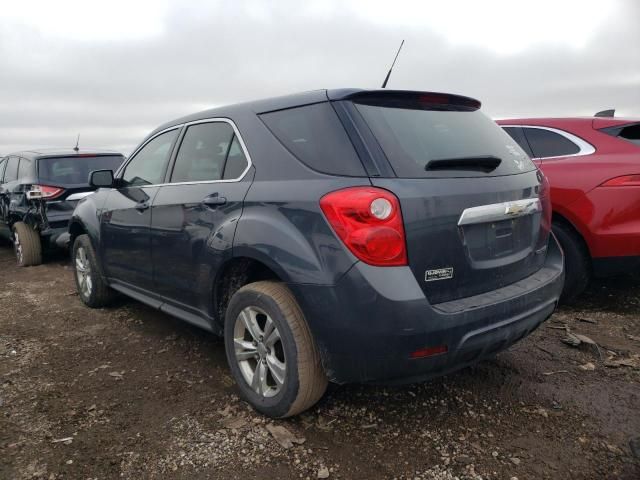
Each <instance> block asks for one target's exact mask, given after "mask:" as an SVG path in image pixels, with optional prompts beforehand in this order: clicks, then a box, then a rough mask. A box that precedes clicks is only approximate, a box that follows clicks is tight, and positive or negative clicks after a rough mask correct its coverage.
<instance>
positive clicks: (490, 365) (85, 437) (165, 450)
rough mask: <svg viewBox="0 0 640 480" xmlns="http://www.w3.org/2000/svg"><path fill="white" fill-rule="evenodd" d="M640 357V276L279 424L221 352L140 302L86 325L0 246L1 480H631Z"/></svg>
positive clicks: (61, 265)
mask: <svg viewBox="0 0 640 480" xmlns="http://www.w3.org/2000/svg"><path fill="white" fill-rule="evenodd" d="M565 326H567V327H568V328H569V329H570V331H571V332H572V333H577V334H582V335H586V336H587V337H588V338H586V339H584V338H583V340H587V341H588V340H589V338H590V339H592V340H593V341H594V342H596V343H597V346H596V345H590V344H588V343H587V344H585V343H583V344H582V345H580V346H578V347H571V346H568V345H566V344H564V343H563V342H562V339H563V337H565V336H566V330H565V329H564V327H565ZM638 354H640V276H635V277H634V276H627V277H623V278H617V279H611V280H607V281H599V282H596V283H595V284H594V285H592V287H590V289H589V291H588V292H587V293H586V294H585V295H584V296H583V297H582V298H581V299H580V301H579V302H578V307H574V308H562V309H561V310H560V311H559V312H557V313H556V314H555V315H554V316H553V317H552V318H551V319H550V320H549V321H548V322H547V323H546V324H544V325H543V326H542V327H541V328H540V329H538V331H536V332H535V333H534V334H533V335H531V336H530V337H529V338H527V339H525V340H523V341H522V342H520V343H519V344H517V345H515V346H514V347H512V348H511V349H510V350H508V351H506V352H504V353H502V354H500V355H498V356H497V357H496V358H495V359H494V360H492V361H487V362H484V363H482V364H480V365H477V366H476V367H473V368H469V369H466V370H463V371H460V372H459V373H457V374H453V375H449V376H447V377H445V378H442V379H438V380H435V381H431V382H429V383H425V384H420V385H412V386H407V387H401V388H388V387H387V388H385V387H373V386H358V385H350V386H335V385H334V386H330V388H329V390H328V392H327V394H326V395H325V397H324V398H323V399H322V400H321V402H320V403H319V404H318V405H317V406H316V407H314V408H313V409H312V410H310V411H309V412H307V413H305V414H303V415H301V416H299V417H297V418H294V419H290V420H286V421H277V422H272V421H269V420H266V419H265V418H263V417H261V416H260V415H258V414H256V413H255V412H253V411H252V410H251V409H250V408H248V406H247V405H246V404H245V403H243V402H242V401H240V400H239V399H238V397H237V390H236V387H235V385H234V382H233V380H232V379H231V377H230V375H229V371H228V369H227V366H226V360H225V355H224V347H223V343H222V341H221V340H220V339H218V338H215V337H213V336H212V335H210V334H207V333H205V332H202V331H200V330H198V329H196V328H193V327H191V326H189V325H186V324H184V323H181V322H180V321H178V320H175V319H173V318H171V317H168V316H166V315H164V314H161V313H159V312H157V311H154V310H152V309H150V308H147V307H145V306H144V305H141V304H139V303H137V302H135V301H133V300H127V299H122V300H120V301H119V302H118V303H117V304H116V305H115V306H113V307H111V308H108V309H103V310H89V309H87V308H85V307H84V306H83V305H82V304H81V303H80V300H79V299H78V297H77V295H76V294H75V287H74V284H73V279H72V274H71V270H70V268H69V266H68V265H67V261H66V259H65V258H64V257H62V256H60V257H58V258H54V259H50V260H49V261H48V263H47V264H45V265H42V266H39V267H32V268H26V269H18V268H16V267H15V266H14V263H13V257H12V251H11V250H10V248H9V247H8V246H0V478H1V479H14V478H16V479H23V478H44V479H52V480H53V479H62V478H73V479H94V478H95V479H107V478H135V479H138V478H154V479H155V478H243V479H245V478H283V479H289V478H291V479H293V478H310V479H314V478H327V475H328V478H342V479H350V478H367V479H373V478H398V479H400V478H404V479H454V478H459V479H471V478H473V479H478V478H483V479H488V478H499V479H513V478H517V479H519V480H522V479H534V478H535V479H538V478H550V479H569V478H570V479H574V478H575V479H578V478H579V479H582V478H585V479H602V478H623V479H637V478H640V458H639V457H638V455H640V452H638V450H640V439H638V437H640V364H639V357H638ZM273 425H279V426H283V427H285V428H286V429H287V430H288V432H290V433H291V434H292V436H293V440H295V441H296V442H297V443H293V445H292V446H290V448H288V449H287V448H284V447H283V446H281V445H280V444H279V443H278V442H276V440H275V439H274V437H273V436H272V434H271V433H270V432H269V429H270V428H271V427H272V426H273ZM634 439H637V440H634ZM636 442H637V443H636ZM634 452H635V453H634Z"/></svg>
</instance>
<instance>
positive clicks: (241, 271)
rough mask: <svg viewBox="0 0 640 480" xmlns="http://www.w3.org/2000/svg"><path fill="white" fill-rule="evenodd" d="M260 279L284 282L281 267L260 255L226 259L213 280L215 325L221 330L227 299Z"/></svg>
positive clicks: (247, 254)
mask: <svg viewBox="0 0 640 480" xmlns="http://www.w3.org/2000/svg"><path fill="white" fill-rule="evenodd" d="M261 280H275V281H280V282H286V281H287V278H286V275H285V274H284V272H283V270H282V268H280V267H279V266H278V265H277V264H276V263H275V262H273V261H270V260H268V259H265V258H264V257H262V256H261V255H255V254H254V255H251V254H250V253H249V252H244V255H236V256H233V257H231V258H230V259H229V260H227V261H226V262H225V263H224V264H223V265H222V266H221V267H220V269H219V270H218V273H217V275H216V277H215V280H214V282H213V296H212V302H213V312H214V321H215V322H216V324H217V325H215V327H216V328H217V329H219V330H220V332H222V330H223V328H224V317H225V312H226V309H227V306H228V305H229V300H231V297H232V296H233V294H234V293H235V292H237V291H238V290H239V289H240V288H242V287H243V286H245V285H247V284H249V283H253V282H258V281H261Z"/></svg>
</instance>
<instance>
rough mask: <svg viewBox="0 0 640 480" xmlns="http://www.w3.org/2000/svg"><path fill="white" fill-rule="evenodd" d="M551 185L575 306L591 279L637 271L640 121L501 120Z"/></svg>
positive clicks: (567, 293) (567, 284)
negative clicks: (578, 296)
mask: <svg viewBox="0 0 640 480" xmlns="http://www.w3.org/2000/svg"><path fill="white" fill-rule="evenodd" d="M497 123H498V124H499V125H501V126H502V127H503V128H504V130H505V131H506V132H507V133H508V134H509V135H510V136H511V137H512V138H513V139H514V140H515V141H516V142H518V143H519V144H520V146H521V147H522V148H523V149H524V150H525V151H526V152H527V153H528V154H529V155H530V156H531V158H532V159H533V160H534V161H535V162H536V164H537V165H538V166H539V167H540V168H541V169H542V171H543V172H544V174H545V175H546V176H547V178H548V179H549V182H550V183H551V202H552V205H553V231H554V233H555V234H556V237H557V238H558V240H559V241H560V244H561V245H562V247H563V249H564V252H565V267H566V281H565V287H564V292H563V298H564V300H565V301H570V300H571V299H573V298H574V297H575V296H577V295H578V294H579V293H580V292H582V291H583V290H584V288H585V287H586V286H587V284H588V283H589V279H590V278H591V276H592V275H598V276H602V275H610V274H617V273H623V272H626V271H630V270H633V269H638V268H639V267H640V121H639V120H629V119H621V118H602V117H597V116H596V117H591V118H523V119H509V120H499V121H498V122H497Z"/></svg>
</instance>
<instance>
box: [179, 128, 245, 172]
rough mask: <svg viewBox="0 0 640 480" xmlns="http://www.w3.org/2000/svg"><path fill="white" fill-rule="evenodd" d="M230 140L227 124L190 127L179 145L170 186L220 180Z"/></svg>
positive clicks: (229, 130) (230, 130)
mask: <svg viewBox="0 0 640 480" xmlns="http://www.w3.org/2000/svg"><path fill="white" fill-rule="evenodd" d="M233 137H234V132H233V128H232V127H231V125H229V124H228V123H226V122H211V123H199V124H196V125H191V126H190V127H189V128H187V131H186V133H185V134H184V138H183V139H182V143H181V144H180V150H178V155H177V156H176V161H175V166H174V167H173V173H172V174H171V182H172V183H176V182H204V181H213V180H221V179H222V176H223V172H224V168H225V163H226V159H227V154H228V153H229V147H230V146H231V142H232V140H233Z"/></svg>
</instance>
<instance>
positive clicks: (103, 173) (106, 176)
mask: <svg viewBox="0 0 640 480" xmlns="http://www.w3.org/2000/svg"><path fill="white" fill-rule="evenodd" d="M89 185H91V186H92V187H95V188H111V187H113V170H94V171H93V172H91V173H90V174H89Z"/></svg>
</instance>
